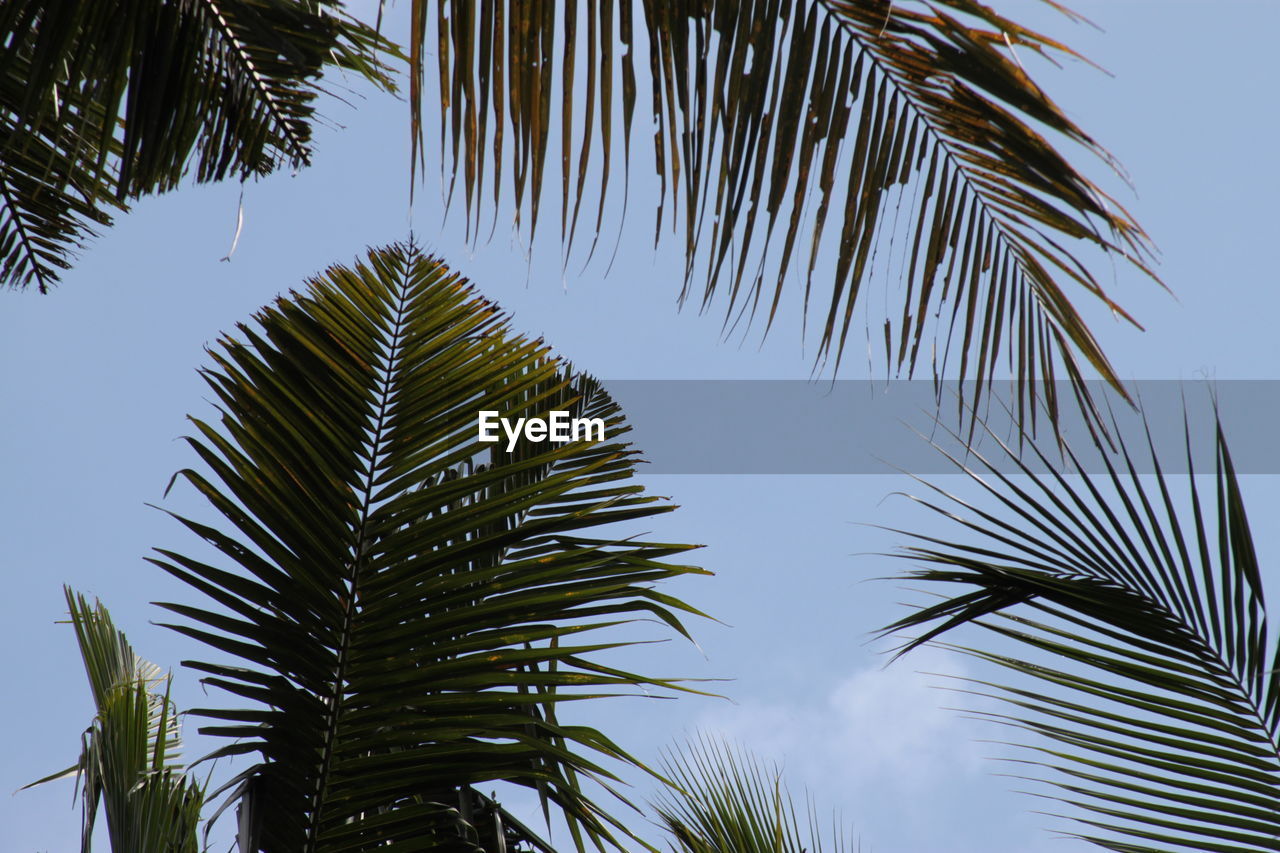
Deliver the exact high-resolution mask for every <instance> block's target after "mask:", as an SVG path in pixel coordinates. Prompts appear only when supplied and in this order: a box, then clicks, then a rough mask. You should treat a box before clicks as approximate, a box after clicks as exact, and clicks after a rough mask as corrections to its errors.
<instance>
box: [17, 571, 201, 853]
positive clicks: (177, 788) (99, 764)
mask: <svg viewBox="0 0 1280 853" xmlns="http://www.w3.org/2000/svg"><path fill="white" fill-rule="evenodd" d="M65 593H66V598H67V607H68V609H69V611H70V613H71V624H72V626H73V627H74V628H75V632H76V640H77V642H78V644H79V646H80V656H81V659H82V660H83V661H84V668H85V673H86V675H87V676H88V678H89V687H90V691H91V692H92V694H93V701H94V706H95V708H96V709H97V714H96V716H95V717H94V721H93V724H92V725H91V726H90V727H89V728H88V730H86V731H85V733H84V737H83V748H82V750H81V754H80V759H79V760H78V761H77V762H76V764H75V765H73V766H72V767H71V768H69V769H68V770H66V771H64V772H62V773H55V774H53V775H51V776H48V777H46V778H44V779H41V780H39V781H37V782H33V783H32V785H39V784H42V783H44V782H49V781H52V780H54V779H58V778H62V777H65V776H69V775H75V777H76V779H77V784H78V785H80V786H81V788H82V789H83V800H84V806H83V811H82V818H81V826H82V829H81V847H80V849H81V850H82V851H84V853H88V850H89V849H90V840H91V837H92V835H93V828H94V825H95V823H96V818H97V814H98V807H99V804H101V805H102V809H103V812H104V813H105V815H106V819H107V832H108V837H109V839H110V841H111V848H112V849H113V850H116V851H129V853H135V852H136V853H196V851H197V850H199V849H200V846H199V842H198V836H197V829H198V826H199V821H200V809H201V807H202V806H203V804H204V788H203V786H202V785H200V784H199V783H197V782H196V781H195V780H193V779H191V778H190V777H189V776H187V775H186V774H185V773H184V772H183V770H182V767H181V765H179V764H178V763H177V758H178V749H179V748H180V746H181V741H180V737H179V722H178V715H177V713H176V712H175V710H174V708H173V703H172V702H171V701H170V700H169V677H168V676H167V675H165V674H164V673H163V672H162V671H161V670H160V668H159V667H158V666H156V665H155V664H153V663H150V662H148V661H145V660H143V659H142V658H139V657H138V656H137V655H136V654H134V651H133V648H132V647H131V646H130V645H129V641H128V640H127V639H125V636H124V634H123V633H122V632H120V631H119V630H117V629H116V627H115V625H114V624H113V623H112V621H111V616H110V614H109V613H108V612H107V609H106V608H105V607H103V606H102V604H101V603H100V602H95V603H94V604H93V605H92V606H90V604H89V602H88V600H87V599H85V597H84V596H83V595H80V594H79V593H73V592H72V591H71V589H70V588H65ZM27 787H31V785H28V786H27Z"/></svg>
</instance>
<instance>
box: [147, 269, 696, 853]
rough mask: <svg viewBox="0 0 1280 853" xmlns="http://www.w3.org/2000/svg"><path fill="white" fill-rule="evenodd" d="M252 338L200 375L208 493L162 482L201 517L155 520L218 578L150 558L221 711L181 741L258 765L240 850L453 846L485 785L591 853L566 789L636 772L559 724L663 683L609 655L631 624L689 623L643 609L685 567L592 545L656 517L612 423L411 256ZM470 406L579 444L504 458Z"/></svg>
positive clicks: (662, 507)
mask: <svg viewBox="0 0 1280 853" xmlns="http://www.w3.org/2000/svg"><path fill="white" fill-rule="evenodd" d="M255 320H256V322H255V324H254V325H252V326H250V325H241V326H240V327H239V331H238V334H237V335H236V336H234V337H232V336H227V337H225V338H223V339H222V340H221V341H220V342H219V346H218V347H217V349H216V350H215V351H213V352H212V353H211V358H212V360H213V366H212V367H211V368H209V369H207V370H206V371H205V372H204V375H205V378H206V379H207V380H208V382H209V385H210V387H211V388H212V389H213V391H214V393H215V394H216V396H217V399H218V402H219V406H220V410H221V420H220V423H216V424H210V423H205V422H203V421H200V420H193V423H194V425H195V427H196V434H195V436H194V437H192V438H190V439H189V441H190V444H191V446H192V447H193V448H194V449H195V451H196V453H197V454H198V455H199V456H200V458H201V460H202V461H203V462H204V464H205V466H206V470H207V471H208V472H210V473H203V472H200V471H196V470H185V471H182V472H180V476H181V477H182V478H184V479H185V480H186V481H187V482H189V483H190V484H191V485H192V486H194V487H195V488H196V490H197V491H199V492H200V493H201V494H202V495H204V496H205V497H206V498H207V499H208V500H209V502H210V503H212V504H213V506H214V508H216V509H217V511H218V512H219V513H220V514H221V516H222V520H221V521H220V522H219V523H218V524H210V525H206V524H204V523H201V522H199V521H196V520H192V519H187V518H182V519H180V520H181V521H182V522H183V523H184V524H185V525H186V526H187V527H189V528H190V529H191V530H192V531H194V532H195V533H197V534H198V535H200V536H201V537H202V538H203V539H204V540H205V541H206V542H208V543H209V544H210V545H212V546H213V547H214V548H215V549H216V550H217V551H218V552H220V553H221V558H220V559H219V560H217V561H216V564H215V563H208V562H203V561H201V560H198V559H194V558H191V557H187V556H183V555H181V554H177V553H174V552H171V551H163V552H161V554H162V558H161V559H158V560H157V563H158V564H159V565H160V566H162V567H163V568H165V569H166V570H168V571H169V572H171V573H172V574H173V575H175V576H176V577H178V578H181V579H183V580H185V581H186V582H188V583H190V584H191V586H192V587H193V588H195V589H196V590H199V591H200V592H202V593H204V594H205V595H206V596H207V597H208V601H207V603H204V604H201V605H198V606H192V605H187V604H165V605H163V606H164V607H166V608H168V609H169V610H171V611H173V612H174V613H176V614H179V615H180V616H183V617H186V620H185V621H184V622H182V623H181V624H177V625H174V626H172V627H175V628H176V629H177V630H179V631H181V632H183V633H185V634H188V635H190V636H192V637H195V638H196V639H199V640H201V641H203V642H205V643H207V644H208V646H209V650H210V651H211V652H218V653H221V654H220V655H219V656H215V657H211V658H208V659H206V660H202V661H188V662H186V663H187V665H189V666H192V667H194V668H196V669H198V670H201V671H202V672H204V673H206V675H207V677H206V678H205V679H204V681H205V683H206V684H209V685H212V686H215V687H221V688H223V689H224V690H226V691H227V692H228V693H229V694H231V695H232V696H234V697H236V699H237V701H238V702H239V703H240V704H238V705H237V706H235V707H232V708H209V709H201V710H197V711H194V712H193V713H196V714H200V715H203V716H205V717H206V718H208V719H210V720H213V721H215V724H213V725H209V726H207V727H205V728H203V729H201V731H202V732H206V733H209V734H212V735H218V736H223V737H227V738H230V739H234V740H232V741H230V742H228V743H227V745H226V746H223V747H221V748H220V749H219V750H217V752H216V753H215V754H216V755H233V754H242V753H255V754H256V755H257V762H256V763H255V764H254V765H253V766H252V767H250V768H249V769H247V770H245V771H244V772H242V773H241V774H239V775H238V776H237V777H236V779H235V780H233V781H232V782H231V783H229V787H231V788H232V789H233V790H232V798H233V799H235V800H236V801H238V802H239V803H240V814H241V828H242V834H241V850H242V851H246V853H247V851H258V850H261V851H268V853H282V851H288V853H297V851H316V852H317V853H321V851H324V852H325V853H327V851H339V850H342V851H347V850H365V849H374V848H377V849H379V850H383V849H388V850H391V849H394V850H399V849H405V850H409V849H413V850H418V849H425V848H426V847H430V846H432V845H436V846H438V847H439V848H440V849H460V850H473V849H476V848H477V846H478V844H479V839H480V838H481V837H482V834H483V830H484V828H483V827H477V826H476V825H474V824H473V823H472V822H471V821H470V820H469V804H470V802H471V800H470V795H469V791H468V786H470V785H479V784H480V783H485V782H490V781H494V780H505V781H508V782H513V783H516V784H520V785H525V786H528V787H530V788H533V789H535V790H536V791H537V792H538V793H539V795H540V796H541V797H543V798H544V803H547V804H554V805H555V806H557V807H558V808H559V809H561V810H562V811H563V813H564V815H565V817H566V819H567V820H568V821H569V823H570V826H571V828H572V830H573V831H574V833H575V835H577V834H578V833H582V834H583V836H584V837H585V838H589V839H591V840H592V841H593V842H594V843H596V844H597V845H602V844H616V842H614V841H613V833H614V832H615V831H617V830H618V829H619V828H620V827H621V824H620V823H619V822H618V821H616V820H615V819H614V818H613V817H611V816H610V815H609V814H608V813H606V812H605V811H604V810H603V809H602V808H601V807H600V806H599V805H597V804H596V803H595V802H594V801H593V800H592V799H590V798H589V797H588V795H587V794H586V793H584V792H583V790H582V787H581V783H580V780H581V779H582V778H583V777H589V778H593V779H595V780H597V781H599V782H601V783H603V784H605V785H606V786H607V785H608V784H609V782H610V780H611V779H612V778H613V776H612V773H611V771H610V770H609V769H608V767H607V766H606V765H607V764H608V761H607V759H615V760H621V761H624V762H630V763H635V762H634V761H633V760H632V759H631V758H630V757H629V756H628V755H627V754H626V753H625V752H624V751H623V750H622V749H621V748H620V747H619V746H617V745H616V744H615V743H614V741H613V740H612V739H611V738H609V737H608V736H606V735H605V734H603V733H601V732H599V731H596V730H593V729H590V728H586V727H582V726H576V725H572V724H569V723H565V722H561V721H560V715H559V714H558V713H557V709H558V708H559V706H560V704H561V703H564V702H568V701H573V700H580V699H583V698H587V697H593V696H604V695H614V694H619V693H622V694H626V693H631V692H633V691H635V690H636V689H637V688H645V687H649V686H656V687H658V688H661V689H663V690H666V689H668V688H671V687H674V686H675V685H673V684H672V683H671V682H670V681H669V680H666V679H660V678H654V677H651V676H645V675H639V674H635V673H631V672H627V671H624V670H621V669H617V668H614V667H612V666H610V665H609V664H608V663H607V659H608V654H607V653H608V651H609V650H611V649H613V648H616V647H619V646H623V645H627V644H628V641H627V640H625V639H624V637H623V635H622V634H620V633H619V630H618V626H620V625H623V624H625V623H628V622H632V621H635V620H638V619H652V618H655V617H656V619H658V620H661V621H662V622H665V623H667V625H669V626H670V627H671V628H674V629H675V630H676V631H678V632H680V633H682V634H683V633H684V629H683V627H682V626H681V623H680V621H679V618H678V614H679V613H680V612H682V611H683V612H696V611H693V610H692V609H691V608H689V607H688V606H687V605H684V604H682V603H681V602H679V601H677V600H675V599H673V598H671V597H669V596H668V595H666V594H663V593H661V592H658V591H656V590H655V589H654V588H653V586H654V584H655V583H657V582H659V581H663V580H666V579H668V578H672V577H675V576H678V575H682V574H685V573H690V572H700V571H701V570H697V569H694V568H691V567H687V566H681V565H673V564H669V563H666V562H663V560H664V559H666V558H668V557H671V556H673V555H678V554H681V553H683V552H684V551H686V550H687V549H688V548H689V547H691V546H685V545H667V544H659V543H653V542H647V541H642V540H640V539H636V538H621V536H620V535H614V534H613V533H612V531H613V530H614V528H613V527H612V526H610V527H608V528H606V530H605V531H601V536H604V537H606V538H601V536H596V537H593V536H591V535H590V532H591V530H592V529H594V528H598V527H600V526H601V525H611V523H613V522H627V521H633V520H636V519H640V518H647V517H649V516H652V515H654V514H657V513H661V512H665V511H667V510H669V509H671V508H672V507H671V506H669V505H667V504H665V503H663V502H661V501H660V500H659V499H658V498H655V497H652V496H648V495H645V494H644V493H643V489H642V488H641V487H640V486H639V485H637V484H634V483H631V482H629V480H630V477H631V476H632V473H633V470H634V465H635V461H636V459H635V453H634V451H632V450H630V449H629V448H628V446H627V445H626V444H624V443H622V442H621V441H620V440H619V439H620V436H621V435H622V433H623V432H625V431H626V429H627V427H626V426H625V425H624V424H623V420H622V416H621V413H620V411H619V409H618V407H617V406H616V405H615V404H614V403H613V402H612V401H611V400H610V399H609V397H608V396H607V395H606V394H605V393H604V392H603V390H601V388H600V387H599V386H598V385H597V384H596V383H595V382H593V381H592V380H591V379H589V378H587V377H584V376H580V375H575V374H572V373H570V372H569V371H568V369H567V368H566V367H565V365H563V364H562V363H561V362H559V361H558V360H556V359H554V358H552V357H551V356H550V354H549V351H548V349H547V347H546V346H545V345H543V344H542V343H541V342H540V341H531V340H527V339H525V338H522V337H518V336H515V335H513V334H512V333H511V332H510V331H509V330H508V328H507V326H506V325H505V321H504V317H503V316H502V315H501V314H500V313H499V311H498V309H497V308H496V307H495V306H493V305H492V304H490V303H488V302H486V301H484V300H483V299H481V298H479V297H477V296H476V294H475V292H474V291H473V290H472V289H471V287H470V286H469V285H468V284H467V282H466V281H465V280H463V279H462V278H461V277H460V276H458V275H457V274H456V273H452V272H450V271H449V269H448V268H447V267H445V265H444V264H443V263H441V262H440V261H438V260H436V259H434V258H430V257H426V256H424V255H423V254H422V253H421V252H420V251H419V250H418V249H416V248H414V247H412V246H403V245H400V246H393V247H390V248H385V249H379V250H376V251H373V252H371V253H370V254H369V256H368V257H367V259H365V260H363V261H362V262H360V263H358V264H357V265H355V266H354V267H341V266H336V267H332V268H330V269H329V270H328V271H326V272H325V273H324V274H323V275H322V276H319V277H317V278H314V279H312V280H311V281H310V282H309V284H308V287H307V288H306V290H305V291H304V292H303V293H294V294H292V295H291V296H290V297H288V298H282V299H280V300H278V301H277V302H276V303H275V304H274V305H272V306H270V307H268V308H265V309H263V310H262V311H261V312H259V313H258V314H257V316H256V318H255ZM482 411H490V412H498V413H500V414H501V415H502V416H503V417H505V418H508V419H516V418H521V417H527V418H543V419H546V418H554V417H556V416H555V415H553V414H552V413H553V412H568V413H569V414H570V416H572V417H575V418H586V419H594V420H598V421H599V422H600V423H601V424H602V425H603V437H601V435H600V434H599V433H592V434H590V435H583V434H578V435H575V436H572V438H571V440H568V441H560V440H556V441H547V442H541V443H539V442H534V441H531V440H527V439H523V440H521V441H519V442H518V443H517V444H516V445H515V446H514V447H513V448H512V449H511V450H510V452H508V444H507V441H506V439H505V437H504V438H503V440H502V441H501V443H500V444H492V443H483V442H481V441H479V440H478V435H477V421H478V415H479V413H480V412H482ZM608 629H613V630H608ZM579 843H580V844H581V843H583V842H582V839H581V838H580V839H579ZM432 849H435V848H434V847H432Z"/></svg>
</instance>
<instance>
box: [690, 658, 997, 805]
mask: <svg viewBox="0 0 1280 853" xmlns="http://www.w3.org/2000/svg"><path fill="white" fill-rule="evenodd" d="M967 674H968V672H967V670H966V669H965V660H964V658H963V657H962V656H960V655H958V654H956V653H954V652H948V651H945V650H941V649H931V648H922V649H918V650H916V651H914V652H912V653H911V654H910V655H908V656H907V657H906V658H903V659H902V660H900V661H898V662H897V663H894V664H893V665H891V666H888V667H881V666H879V665H877V666H872V667H868V668H865V669H861V670H858V671H856V672H854V673H853V674H852V675H849V676H847V677H845V678H843V679H841V680H839V681H838V682H836V683H835V684H834V685H833V686H832V687H830V689H828V690H827V691H826V695H825V696H824V697H823V698H822V699H821V700H819V701H816V702H812V703H810V704H807V705H799V704H790V703H777V702H765V701H759V700H747V701H744V702H741V703H739V704H737V705H734V706H728V707H725V708H724V709H722V710H721V711H719V712H717V713H714V714H706V715H704V716H703V718H702V719H701V720H700V721H699V728H700V729H702V730H703V731H705V732H707V733H709V734H718V735H722V736H724V737H727V738H728V739H730V740H732V741H736V742H738V743H740V744H742V745H743V746H746V747H749V748H750V749H751V750H752V751H753V752H755V753H756V754H758V755H759V756H760V757H762V758H765V759H769V760H772V761H776V762H777V763H779V764H780V765H782V766H783V768H784V771H785V775H786V777H787V779H788V780H789V781H790V783H791V785H792V786H793V787H794V788H801V787H804V786H808V787H810V788H817V787H821V788H824V789H830V788H831V787H836V788H838V789H842V790H843V791H845V792H847V793H849V794H853V795H861V794H865V793H878V794H887V793H897V794H900V795H912V796H916V795H919V794H921V793H924V792H925V791H927V790H928V789H930V788H934V787H938V786H945V785H951V784H955V783H956V782H957V781H958V780H959V779H960V778H961V777H964V776H972V775H974V774H978V773H980V772H981V771H982V769H983V759H982V757H981V756H982V750H981V747H980V745H979V744H977V743H975V742H974V739H975V737H978V736H980V735H982V734H983V731H982V727H981V725H980V724H978V723H975V722H974V721H972V720H968V719H965V718H964V717H963V716H962V715H961V714H960V713H958V712H957V711H954V710H949V709H948V708H946V707H942V706H956V705H958V704H959V705H964V706H966V707H972V706H973V705H974V704H975V702H976V700H975V699H974V698H973V697H967V696H966V697H957V696H955V695H954V694H951V693H948V692H947V691H945V690H940V689H938V688H939V687H944V686H947V684H948V682H949V681H950V680H949V679H947V678H946V677H944V676H946V675H951V676H964V675H967ZM986 734H990V732H989V730H988V731H987V732H986Z"/></svg>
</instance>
